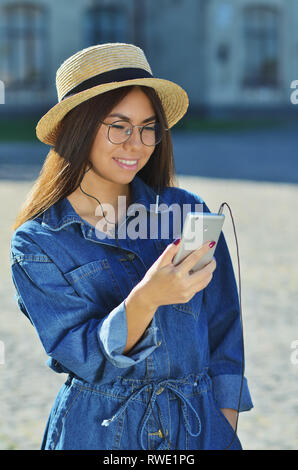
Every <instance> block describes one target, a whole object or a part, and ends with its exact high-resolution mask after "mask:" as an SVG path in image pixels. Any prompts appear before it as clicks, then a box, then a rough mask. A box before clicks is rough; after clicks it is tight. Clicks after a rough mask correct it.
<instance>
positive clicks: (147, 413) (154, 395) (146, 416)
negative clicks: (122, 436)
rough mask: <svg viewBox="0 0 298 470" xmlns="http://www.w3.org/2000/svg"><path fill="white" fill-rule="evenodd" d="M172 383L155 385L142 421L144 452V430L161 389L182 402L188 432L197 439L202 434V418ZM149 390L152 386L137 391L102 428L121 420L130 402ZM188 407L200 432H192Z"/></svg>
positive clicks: (103, 423)
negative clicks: (168, 390) (166, 390)
mask: <svg viewBox="0 0 298 470" xmlns="http://www.w3.org/2000/svg"><path fill="white" fill-rule="evenodd" d="M171 382H174V383H175V381H170V380H163V381H160V382H158V383H156V384H154V385H153V393H152V395H151V397H150V401H149V403H148V406H147V409H146V411H145V414H144V417H143V420H142V426H141V436H140V440H141V446H142V449H143V450H146V449H145V446H144V443H143V433H144V429H145V426H146V424H147V421H148V419H149V417H150V415H151V413H152V408H153V406H154V403H155V401H156V398H157V395H159V393H161V392H160V389H161V388H162V389H165V388H168V389H170V390H171V391H172V392H173V393H174V394H175V395H176V396H177V397H178V398H179V399H180V400H181V405H182V413H183V419H184V424H185V428H186V430H187V432H188V433H189V434H190V435H191V436H193V437H197V436H199V434H200V433H201V420H200V417H199V415H198V413H197V412H196V410H195V409H194V407H193V406H192V405H191V403H190V402H189V400H188V399H187V398H186V396H185V395H184V394H183V393H182V392H180V390H178V389H177V388H175V387H174V385H173V383H171ZM148 388H149V389H151V388H152V384H146V385H144V386H143V387H141V388H139V389H138V390H136V391H135V392H133V393H132V394H131V395H130V397H129V398H128V399H127V400H126V401H125V402H124V403H123V405H121V406H120V408H119V409H118V410H117V412H116V413H115V414H114V415H113V416H112V417H111V418H110V419H104V420H103V421H102V423H101V425H102V426H109V425H110V424H111V423H112V422H113V421H115V420H117V419H118V418H119V416H121V415H122V414H123V413H124V411H125V410H126V408H127V407H128V405H129V404H130V402H131V401H132V400H133V399H134V398H136V397H138V396H139V395H140V394H141V393H142V392H143V391H144V390H146V389H148ZM187 406H188V407H189V408H190V409H191V410H192V411H193V413H194V415H195V417H196V419H197V421H198V425H199V430H198V431H197V432H192V430H191V429H190V423H189V420H188V417H187Z"/></svg>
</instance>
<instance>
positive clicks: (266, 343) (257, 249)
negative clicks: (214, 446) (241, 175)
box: [0, 176, 298, 450]
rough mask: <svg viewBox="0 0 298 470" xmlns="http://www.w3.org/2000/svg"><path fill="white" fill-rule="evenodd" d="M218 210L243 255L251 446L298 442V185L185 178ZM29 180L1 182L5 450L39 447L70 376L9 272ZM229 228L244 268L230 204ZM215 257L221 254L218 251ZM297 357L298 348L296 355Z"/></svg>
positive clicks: (242, 421)
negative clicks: (296, 345)
mask: <svg viewBox="0 0 298 470" xmlns="http://www.w3.org/2000/svg"><path fill="white" fill-rule="evenodd" d="M179 184H180V186H181V187H183V188H186V189H190V190H192V191H194V192H196V193H197V194H199V195H201V196H202V197H203V199H204V200H205V201H206V203H207V205H208V206H209V208H210V210H211V211H217V210H218V208H219V205H220V203H221V202H223V201H226V202H228V204H229V205H230V207H231V209H232V214H233V217H234V221H235V224H236V233H237V237H238V243H239V249H240V260H241V265H240V268H241V288H242V289H241V290H242V311H243V323H244V338H245V347H246V377H247V379H248V383H249V386H250V391H251V395H252V399H253V401H254V409H253V410H251V411H249V412H245V413H241V415H240V418H239V424H238V434H239V437H240V439H241V441H242V444H243V448H244V449H266V450H271V449H297V448H298V421H297V412H298V393H297V390H298V364H294V363H293V361H291V358H295V357H296V356H295V354H294V352H295V351H294V349H292V348H291V345H292V343H293V341H294V340H298V317H297V305H298V289H297V284H298V282H297V280H298V245H297V233H298V230H297V229H298V218H297V216H296V214H297V207H298V186H297V185H294V184H293V185H291V184H279V183H264V182H251V181H244V180H242V181H241V180H230V181H228V182H227V180H224V179H211V178H201V177H186V176H180V177H179ZM31 185H32V183H30V182H29V181H25V182H24V181H15V180H14V181H10V180H9V179H3V180H2V181H1V182H0V197H1V201H2V204H1V206H0V215H1V220H2V225H1V231H0V254H1V259H2V263H1V266H0V295H1V299H2V308H1V312H0V315H1V323H0V341H3V342H4V345H5V363H4V364H2V365H1V364H0V397H1V401H0V407H1V408H0V416H1V420H0V449H39V447H40V442H41V438H42V433H43V430H44V426H45V424H46V420H47V417H48V414H49V412H50V408H51V405H52V403H53V401H54V399H55V396H56V393H57V392H58V389H59V387H60V386H61V384H62V383H63V382H64V380H65V376H63V375H58V374H55V373H54V372H52V371H51V370H50V369H48V368H47V366H46V365H45V361H46V355H45V353H44V352H43V349H42V346H41V344H40V342H39V339H38V337H37V335H36V333H35V331H34V329H33V327H32V326H31V325H30V323H29V321H28V320H27V319H26V318H25V317H24V316H23V314H21V312H20V311H19V310H18V307H17V305H16V304H15V301H14V289H13V286H12V281H11V278H10V268H9V242H10V237H11V235H12V231H11V229H10V226H11V224H12V223H13V220H14V217H15V215H16V213H17V210H18V208H19V206H20V204H21V202H22V201H23V199H24V196H25V195H26V193H27V192H28V190H29V188H30V187H31ZM225 214H226V221H225V225H224V230H223V231H224V234H225V236H226V240H227V243H228V246H229V249H230V253H231V256H232V260H233V265H234V269H235V274H236V279H238V266H237V257H236V248H235V239H234V233H233V226H232V222H231V220H230V216H229V211H228V209H227V208H226V207H225ZM215 256H216V252H215ZM297 357H298V354H297Z"/></svg>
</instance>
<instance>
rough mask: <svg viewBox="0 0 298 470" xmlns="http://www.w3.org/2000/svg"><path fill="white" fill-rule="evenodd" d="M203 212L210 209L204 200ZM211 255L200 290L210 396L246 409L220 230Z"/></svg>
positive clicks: (236, 312) (232, 289)
mask: <svg viewBox="0 0 298 470" xmlns="http://www.w3.org/2000/svg"><path fill="white" fill-rule="evenodd" d="M201 202H202V201H201ZM204 212H210V210H209V208H208V207H207V205H206V204H205V202H204ZM214 257H215V259H216V269H215V271H214V272H213V278H212V280H211V281H210V283H209V284H208V285H207V287H206V288H205V289H204V293H203V302H204V307H205V310H206V313H207V319H208V336H209V370H208V372H209V375H210V376H211V378H212V384H213V393H214V398H215V400H216V402H217V404H218V405H219V407H220V408H232V409H236V410H238V407H239V411H246V410H249V409H251V408H252V407H253V403H252V400H251V397H250V392H249V388H248V384H247V379H246V377H244V369H245V364H244V351H243V335H242V326H241V316H240V304H239V297H238V290H237V284H236V280H235V275H234V270H233V266H232V261H231V258H230V254H229V250H228V247H227V243H226V240H225V237H224V234H223V232H221V234H220V237H219V240H218V243H217V247H216V250H215V253H214ZM240 394H241V400H240ZM239 400H240V402H239ZM239 405H240V406H239Z"/></svg>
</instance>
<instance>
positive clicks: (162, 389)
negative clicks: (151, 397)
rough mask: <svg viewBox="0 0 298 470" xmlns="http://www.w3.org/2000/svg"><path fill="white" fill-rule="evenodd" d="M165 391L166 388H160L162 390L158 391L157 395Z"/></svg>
mask: <svg viewBox="0 0 298 470" xmlns="http://www.w3.org/2000/svg"><path fill="white" fill-rule="evenodd" d="M163 391H164V388H163V387H160V388H159V389H158V390H157V392H156V395H160V394H161V393H162V392H163Z"/></svg>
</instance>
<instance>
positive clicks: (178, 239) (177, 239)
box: [173, 238, 181, 245]
mask: <svg viewBox="0 0 298 470" xmlns="http://www.w3.org/2000/svg"><path fill="white" fill-rule="evenodd" d="M180 240H181V238H176V240H175V241H174V242H173V243H174V245H178V243H179V242H180Z"/></svg>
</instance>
